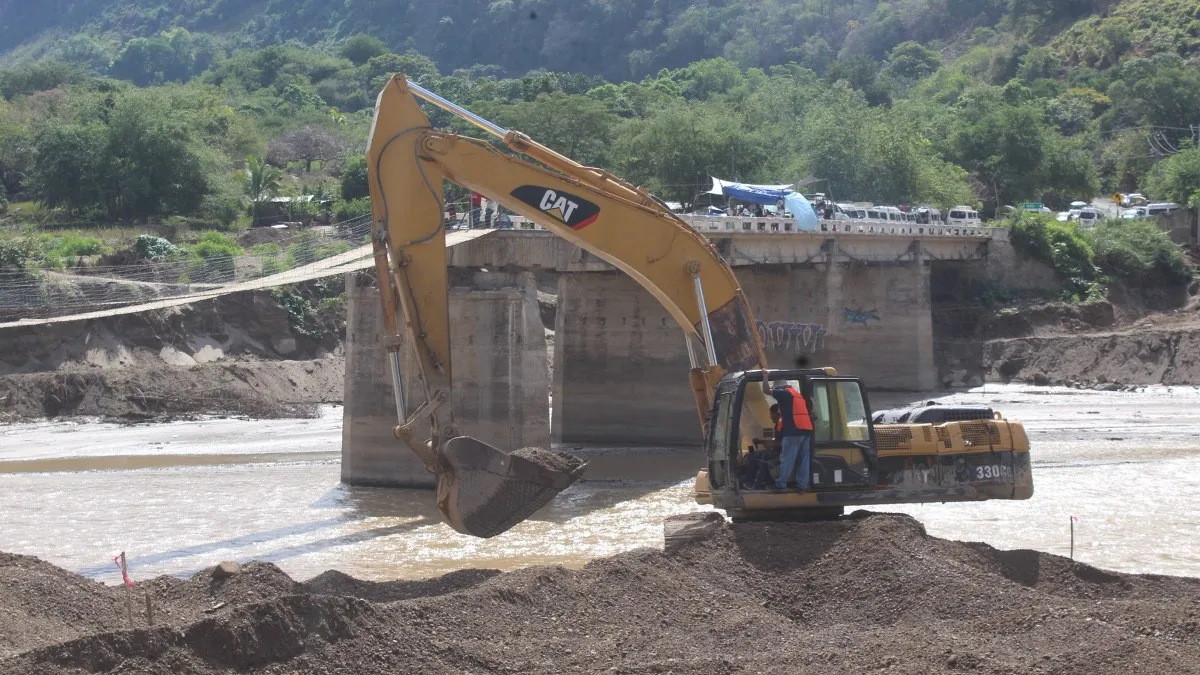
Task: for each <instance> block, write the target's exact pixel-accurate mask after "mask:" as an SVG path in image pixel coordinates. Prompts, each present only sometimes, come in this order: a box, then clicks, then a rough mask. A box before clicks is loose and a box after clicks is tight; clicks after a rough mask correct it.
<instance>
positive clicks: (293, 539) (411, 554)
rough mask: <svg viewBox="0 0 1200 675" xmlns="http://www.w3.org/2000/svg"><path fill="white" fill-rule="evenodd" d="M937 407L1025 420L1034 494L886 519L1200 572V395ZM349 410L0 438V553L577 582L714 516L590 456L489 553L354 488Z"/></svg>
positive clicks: (1002, 397) (1157, 569)
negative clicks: (348, 471)
mask: <svg viewBox="0 0 1200 675" xmlns="http://www.w3.org/2000/svg"><path fill="white" fill-rule="evenodd" d="M938 400H941V401H944V402H964V403H967V402H970V403H980V402H983V403H987V404H989V405H993V406H994V407H995V408H996V409H998V410H1000V411H1002V412H1003V413H1004V414H1005V415H1006V416H1007V417H1009V418H1011V419H1018V420H1021V421H1023V422H1024V423H1025V424H1026V426H1027V429H1028V430H1029V435H1030V439H1031V441H1032V443H1033V466H1034V489H1035V494H1034V497H1033V499H1031V500H1028V501H1023V502H1007V501H1006V502H1000V501H997V502H985V503H974V504H970V503H968V504H928V505H919V506H897V507H886V508H881V509H877V510H887V511H902V512H905V513H909V514H911V515H913V516H914V517H916V518H917V519H919V520H920V521H922V522H923V523H924V524H925V526H926V529H927V530H928V532H929V533H930V534H932V535H935V536H939V537H944V538H949V539H960V540H969V541H984V542H987V543H989V544H992V545H993V546H996V547H998V548H1004V549H1014V548H1031V549H1036V550H1040V551H1047V552H1050V553H1056V554H1060V555H1067V554H1068V552H1069V547H1070V535H1069V532H1070V522H1071V521H1070V518H1071V516H1076V517H1077V522H1076V523H1075V538H1076V539H1075V547H1076V548H1075V557H1076V558H1077V559H1079V560H1082V561H1084V562H1087V563H1090V564H1093V565H1096V566H1099V567H1104V568H1107V569H1113V570H1119V571H1127V572H1143V573H1146V572H1148V573H1162V574H1176V575H1188V576H1200V522H1198V520H1197V518H1196V516H1195V513H1196V512H1197V507H1200V473H1198V471H1197V468H1198V467H1200V462H1198V461H1197V457H1198V456H1200V406H1198V405H1197V404H1200V390H1197V389H1194V388H1179V387H1176V388H1173V389H1171V388H1165V387H1154V388H1148V389H1146V390H1144V391H1141V392H1137V393H1110V392H1093V391H1072V390H1064V389H1053V388H1035V387H1022V386H999V385H989V386H987V387H984V388H981V389H977V390H974V391H972V392H966V393H957V394H954V395H951V396H945V397H941V398H939V399H938ZM873 402H874V403H876V406H877V407H880V405H879V404H880V402H881V401H878V400H876V401H873ZM341 415H342V411H341V409H340V408H336V407H327V408H325V409H323V410H322V414H321V417H320V418H318V419H311V420H274V421H247V420H235V419H212V420H199V421H187V422H174V423H168V424H155V425H133V426H123V425H118V424H109V423H100V422H42V423H34V424H12V425H6V426H0V514H2V515H0V550H3V551H9V552H14V553H24V554H29V555H35V556H38V557H40V558H42V559H45V560H48V561H50V562H53V563H55V564H57V565H60V566H62V567H65V568H67V569H71V570H75V571H78V572H80V573H82V574H85V575H88V576H91V577H95V578H98V579H102V580H104V581H109V582H112V581H115V580H116V579H117V576H116V568H115V566H114V565H113V563H112V557H113V556H114V555H116V554H117V553H119V552H121V551H125V552H126V554H127V557H128V559H129V563H130V568H131V574H132V575H133V577H134V578H135V579H139V578H141V579H144V578H148V577H150V576H154V575H158V574H178V575H186V574H190V573H192V572H194V571H196V570H198V569H201V568H203V567H206V566H209V565H212V564H215V563H216V562H218V561H220V560H229V559H233V560H240V561H246V560H251V559H258V560H269V561H271V562H274V563H276V564H277V565H279V566H280V567H281V568H283V569H284V570H285V571H287V572H288V573H289V574H291V575H292V576H293V577H295V578H298V579H306V578H309V577H312V576H314V575H316V574H318V573H320V572H322V571H324V570H327V569H339V570H342V571H343V572H346V573H348V574H352V575H354V576H357V577H361V578H368V579H394V578H422V577H429V576H435V575H438V574H441V573H444V572H447V571H450V570H454V569H460V568H463V567H491V568H499V569H512V568H516V567H522V566H526V565H533V564H561V565H566V566H569V567H578V566H580V565H583V564H584V563H586V562H587V561H588V560H590V559H593V558H596V557H602V556H608V555H612V554H615V553H618V552H621V551H627V550H630V549H633V548H637V547H641V546H661V544H662V519H663V518H664V517H666V516H668V515H671V514H677V513H684V512H689V511H699V510H705V509H707V507H701V506H699V505H697V504H695V503H694V502H693V501H692V500H691V495H690V487H691V486H690V477H691V476H692V475H694V473H695V470H696V469H697V468H698V466H699V465H698V461H697V459H696V456H695V452H694V451H693V452H685V451H679V450H674V451H672V450H638V451H630V450H616V449H611V450H604V449H590V452H593V453H596V454H597V456H596V458H595V459H594V460H593V463H592V466H591V467H590V468H589V472H588V474H587V476H586V478H587V480H585V481H584V482H582V483H580V484H577V485H576V486H574V487H572V488H571V489H569V490H568V491H567V492H565V493H563V494H562V495H560V496H559V498H558V499H557V500H556V501H555V502H553V503H552V504H551V505H550V506H548V507H546V508H545V509H543V510H542V511H541V512H539V513H538V514H537V516H536V517H535V518H534V519H532V520H530V521H526V522H525V523H522V524H521V525H519V526H517V527H516V528H514V529H512V530H511V531H509V532H507V533H505V534H504V535H501V536H499V537H496V538H493V539H488V540H479V539H474V538H470V537H465V536H462V535H458V534H456V533H455V532H453V531H452V530H450V529H449V528H447V527H446V526H444V525H442V524H441V523H439V522H438V519H437V514H436V512H435V511H434V510H433V505H432V501H433V500H432V494H431V493H429V492H422V491H403V490H383V489H362V488H349V487H346V486H344V485H341V484H340V483H339V482H338V478H339V466H338V458H339V446H340V442H341ZM397 452H403V450H402V449H401V448H400V447H399V446H397Z"/></svg>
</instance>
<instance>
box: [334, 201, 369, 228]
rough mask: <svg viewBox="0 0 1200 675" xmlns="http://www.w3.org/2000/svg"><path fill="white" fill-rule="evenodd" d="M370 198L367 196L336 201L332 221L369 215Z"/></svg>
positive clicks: (344, 220) (343, 220)
mask: <svg viewBox="0 0 1200 675" xmlns="http://www.w3.org/2000/svg"><path fill="white" fill-rule="evenodd" d="M370 213H371V199H370V198H369V197H360V198H358V199H348V200H345V201H340V202H338V205H337V207H336V208H334V210H333V221H334V222H335V223H338V224H339V225H340V224H341V223H344V222H346V221H347V220H353V219H355V218H361V217H362V216H366V215H370Z"/></svg>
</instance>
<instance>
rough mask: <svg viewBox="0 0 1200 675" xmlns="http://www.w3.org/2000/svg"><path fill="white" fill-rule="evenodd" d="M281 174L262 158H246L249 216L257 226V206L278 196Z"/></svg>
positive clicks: (281, 181) (281, 183)
mask: <svg viewBox="0 0 1200 675" xmlns="http://www.w3.org/2000/svg"><path fill="white" fill-rule="evenodd" d="M282 185H283V172H282V171H280V170H279V169H277V168H275V167H273V166H271V165H270V164H267V162H266V160H264V159H263V158H262V157H248V158H246V195H247V196H248V197H250V208H251V214H252V216H253V219H254V224H255V225H257V224H258V210H259V206H260V205H261V204H262V203H263V202H265V201H267V200H269V199H271V198H272V197H275V196H276V195H278V194H279V188H280V187H281V186H282Z"/></svg>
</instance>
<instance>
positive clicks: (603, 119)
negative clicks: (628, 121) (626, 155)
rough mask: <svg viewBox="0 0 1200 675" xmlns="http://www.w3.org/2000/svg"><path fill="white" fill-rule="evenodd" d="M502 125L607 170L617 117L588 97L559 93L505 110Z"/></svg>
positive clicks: (501, 115) (544, 95) (499, 114)
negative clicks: (604, 167)
mask: <svg viewBox="0 0 1200 675" xmlns="http://www.w3.org/2000/svg"><path fill="white" fill-rule="evenodd" d="M497 118H498V120H499V121H500V122H501V123H502V124H507V125H510V126H512V127H513V128H517V129H520V130H521V131H523V132H525V133H526V134H528V135H529V136H530V137H531V138H533V139H534V140H535V141H537V142H539V143H541V144H543V145H545V146H547V147H550V148H553V149H554V150H557V151H558V152H560V153H562V154H564V155H566V156H567V157H570V158H571V159H573V160H575V161H577V162H580V163H581V164H586V165H588V166H607V165H608V161H609V148H610V146H611V144H612V137H613V129H614V128H615V127H616V123H617V120H618V118H617V116H616V115H613V114H612V113H610V112H609V111H608V109H607V108H606V107H605V105H604V104H603V103H601V102H599V101H596V100H594V99H591V98H588V97H587V96H573V95H569V94H563V93H561V92H555V93H553V94H542V95H540V96H538V97H537V98H536V99H535V100H533V101H530V102H524V101H522V102H519V103H514V104H512V105H509V106H505V107H504V108H502V109H501V110H500V111H499V112H498V115H497Z"/></svg>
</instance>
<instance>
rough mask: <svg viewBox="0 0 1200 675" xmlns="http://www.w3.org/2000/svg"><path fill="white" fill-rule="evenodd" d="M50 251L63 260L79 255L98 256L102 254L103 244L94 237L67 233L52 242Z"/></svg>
mask: <svg viewBox="0 0 1200 675" xmlns="http://www.w3.org/2000/svg"><path fill="white" fill-rule="evenodd" d="M52 242H53V246H52V247H51V250H52V251H53V252H54V253H55V254H57V255H59V256H62V257H64V258H67V257H75V258H77V257H79V256H81V255H100V254H101V253H103V252H104V244H102V243H101V242H100V240H99V239H97V238H96V237H82V236H80V235H78V234H73V233H67V234H64V235H62V237H60V238H59V239H58V240H57V241H53V240H52Z"/></svg>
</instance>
